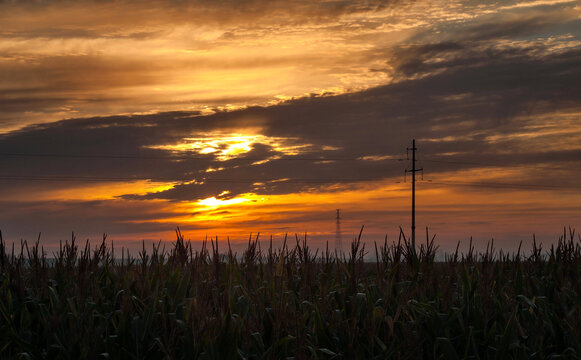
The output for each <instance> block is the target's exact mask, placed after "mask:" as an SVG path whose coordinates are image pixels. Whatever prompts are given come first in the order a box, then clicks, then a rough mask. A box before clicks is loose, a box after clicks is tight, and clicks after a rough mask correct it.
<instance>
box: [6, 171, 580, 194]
mask: <svg viewBox="0 0 581 360" xmlns="http://www.w3.org/2000/svg"><path fill="white" fill-rule="evenodd" d="M382 180H387V178H383V179H381V178H294V179H284V178H211V179H208V178H198V179H196V178H187V179H186V178H177V177H104V176H103V177H97V176H68V175H66V176H65V175H0V181H53V182H59V181H71V182H74V181H88V182H119V181H166V182H182V183H187V182H197V183H199V184H201V183H216V182H217V183H220V182H223V183H242V184H244V183H275V184H276V183H281V184H284V183H341V182H343V183H345V182H364V181H382ZM393 183H394V184H397V183H400V181H394V182H393ZM421 184H422V186H424V185H431V184H433V185H444V186H472V187H484V188H514V189H522V190H551V191H581V187H579V186H563V185H546V184H518V183H495V182H459V181H446V180H437V181H432V180H427V181H422V182H421Z"/></svg>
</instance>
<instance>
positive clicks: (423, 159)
mask: <svg viewBox="0 0 581 360" xmlns="http://www.w3.org/2000/svg"><path fill="white" fill-rule="evenodd" d="M418 161H425V162H432V163H442V164H458V165H479V166H495V167H529V168H539V167H541V168H546V169H553V170H564V169H568V167H565V166H561V167H559V166H554V165H546V164H499V163H491V162H480V161H478V162H476V161H463V160H436V159H430V158H422V159H419V160H418ZM569 169H570V168H569Z"/></svg>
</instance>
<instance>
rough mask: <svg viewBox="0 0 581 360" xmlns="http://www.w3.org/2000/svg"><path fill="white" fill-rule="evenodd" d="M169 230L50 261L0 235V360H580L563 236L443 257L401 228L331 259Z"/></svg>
mask: <svg viewBox="0 0 581 360" xmlns="http://www.w3.org/2000/svg"><path fill="white" fill-rule="evenodd" d="M176 234H177V240H176V242H175V243H174V244H173V245H172V246H171V248H170V249H168V250H167V251H166V250H165V249H164V248H163V247H162V244H161V243H158V244H154V245H153V246H152V247H151V248H150V249H149V248H148V249H146V248H145V246H144V248H143V250H142V251H140V252H139V254H136V255H135V256H129V255H128V254H126V253H125V252H122V254H121V256H119V254H118V253H117V254H116V253H115V249H114V248H113V246H111V245H108V241H107V240H106V237H105V236H104V237H103V241H102V242H101V244H100V246H96V247H91V245H90V244H89V243H88V242H87V243H86V244H84V245H82V244H81V246H79V244H78V243H77V242H76V241H75V238H74V237H73V238H72V239H71V240H70V241H67V242H65V243H64V244H62V245H61V247H60V249H59V251H58V252H56V253H55V254H52V256H51V257H48V256H47V254H45V253H44V251H43V249H42V247H41V245H40V243H39V242H38V241H37V242H36V243H34V244H30V245H29V244H28V243H27V242H26V241H23V242H21V244H20V248H18V247H17V249H16V250H15V249H14V245H12V246H11V248H10V247H9V246H8V245H7V244H6V243H5V242H4V241H2V240H1V236H0V268H1V273H0V358H1V359H418V358H426V359H525V358H526V359H558V358H565V359H577V358H581V353H580V352H581V283H580V281H579V279H580V278H581V237H579V236H578V235H577V236H576V235H575V232H574V231H573V230H571V229H569V231H568V232H566V233H564V234H563V236H562V237H561V238H560V239H559V240H558V241H557V242H556V243H555V244H554V245H553V246H551V247H550V248H547V249H545V250H543V249H542V247H541V246H540V245H538V244H537V243H536V242H534V243H533V247H532V249H531V250H530V251H528V252H525V251H523V252H522V253H521V250H520V249H519V251H518V252H517V253H510V254H508V253H503V252H502V251H497V250H495V249H494V246H493V244H492V243H491V244H489V246H488V248H487V250H486V251H485V252H477V251H475V250H474V248H473V247H472V245H471V246H470V247H469V249H468V251H467V252H465V253H459V251H458V248H457V249H456V252H455V253H454V254H449V255H446V257H445V260H444V261H436V260H435V256H436V251H437V247H436V246H435V244H434V238H433V237H432V238H430V237H429V236H428V235H427V234H426V240H425V242H424V243H423V244H422V245H420V246H418V247H417V248H415V247H412V246H411V245H410V243H409V241H408V240H407V239H406V238H405V236H404V234H403V232H401V233H400V237H399V240H398V241H397V242H393V243H391V242H388V241H387V240H385V241H383V242H382V243H379V244H377V243H376V244H374V245H372V246H371V247H372V248H369V246H368V248H365V246H364V244H363V243H362V242H361V236H359V238H356V239H355V240H354V241H353V242H352V243H351V245H350V249H349V250H348V251H347V252H346V253H340V254H337V253H335V252H334V251H331V250H329V249H328V248H327V249H323V250H322V251H319V250H316V251H315V250H313V249H312V248H310V247H309V244H308V242H307V240H306V238H293V239H292V240H289V239H285V241H284V245H283V246H282V247H280V248H277V249H275V248H273V246H272V240H271V242H270V246H267V247H266V246H263V248H261V246H260V245H261V244H260V242H259V240H258V237H251V238H250V239H249V241H248V245H247V248H246V249H245V250H244V251H243V252H242V253H241V254H236V253H233V251H232V249H231V247H230V246H229V244H228V243H225V242H218V241H213V240H209V241H204V242H203V243H202V244H201V248H199V249H194V246H193V244H192V243H191V242H188V241H185V240H184V237H183V235H182V234H181V233H180V231H179V230H178V231H176ZM196 244H198V245H199V243H196ZM196 246H197V245H196ZM365 256H371V257H374V260H373V261H364V257H365Z"/></svg>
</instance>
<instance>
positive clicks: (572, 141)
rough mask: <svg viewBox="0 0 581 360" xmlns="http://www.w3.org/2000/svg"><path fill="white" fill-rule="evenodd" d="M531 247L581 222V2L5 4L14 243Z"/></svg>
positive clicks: (10, 234) (2, 108) (3, 173)
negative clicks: (431, 241)
mask: <svg viewBox="0 0 581 360" xmlns="http://www.w3.org/2000/svg"><path fill="white" fill-rule="evenodd" d="M412 139H416V146H417V149H418V151H417V159H418V161H417V164H416V165H417V167H418V168H423V173H417V180H418V182H417V184H416V190H417V192H416V206H417V209H416V215H417V218H416V223H417V229H418V240H417V241H418V242H423V241H425V238H426V235H425V228H426V227H428V228H429V232H430V237H431V236H432V235H433V234H435V235H436V242H437V244H438V245H439V246H440V249H441V250H442V251H451V250H453V249H454V248H455V246H456V244H457V242H458V241H461V242H462V244H463V245H462V246H463V247H467V244H468V239H470V237H473V239H474V243H475V244H476V246H477V248H481V249H482V248H485V247H486V243H487V242H488V241H490V240H491V239H494V242H495V246H496V247H497V248H499V249H503V250H506V251H513V250H515V249H516V248H517V247H518V245H519V243H520V241H523V242H524V244H529V243H530V241H531V240H532V238H533V234H534V235H535V236H536V239H537V241H541V242H543V243H545V244H547V245H548V244H550V243H551V242H554V241H555V240H557V239H558V237H559V235H560V234H562V233H563V227H569V226H570V227H572V228H574V227H575V226H581V221H580V220H581V185H580V184H581V183H580V182H579V181H578V179H579V176H580V175H581V5H580V4H579V3H578V2H577V1H567V0H532V1H526V0H515V1H501V2H495V1H435V0H434V1H431V0H430V1H421V0H420V1H396V0H393V1H379V0H365V1H364V0H353V1H326V0H323V1H293V0H290V1H288V0H287V1H277V0H268V1H266V0H241V1H233V0H232V1H226V0H216V1H209V0H191V1H187V0H183V1H178V0H175V1H155V0H154V1H138V0H136V1H129V0H118V1H108V0H103V1H96V0H95V1H92V0H86V1H66V0H63V1H56V0H55V1H43V0H37V1H17V0H12V1H10V0H9V1H1V2H0V230H1V231H2V236H3V238H4V240H5V241H9V242H10V241H16V242H18V241H20V239H26V240H28V241H35V240H36V239H37V237H38V236H39V233H40V234H41V237H40V238H41V244H42V245H43V246H44V247H45V249H47V251H51V250H52V249H56V247H58V243H59V241H60V240H62V241H65V240H67V239H70V238H71V233H72V232H74V233H75V234H76V236H77V238H78V239H79V240H82V241H84V240H85V239H91V240H92V241H94V242H95V243H97V242H98V241H100V238H101V236H102V234H103V233H106V234H108V236H109V239H111V240H113V241H114V243H115V244H117V245H118V246H124V247H129V248H133V249H134V248H139V247H141V243H142V241H146V242H147V243H148V244H149V243H150V242H157V241H159V240H162V241H172V240H174V239H175V234H174V230H175V229H176V228H177V227H178V226H179V228H180V229H181V230H182V232H183V233H184V235H185V236H186V239H191V240H192V241H196V242H200V241H201V240H203V239H205V238H216V237H218V239H220V240H221V241H224V240H226V239H228V238H229V239H230V241H231V243H232V244H233V246H235V247H237V249H238V247H240V249H241V247H242V246H243V245H244V244H245V243H246V242H247V239H248V237H249V235H250V234H253V236H255V235H256V234H257V233H260V237H259V238H260V239H262V240H263V241H268V240H269V238H270V237H271V236H272V237H273V241H274V242H275V244H280V243H281V241H282V239H283V238H284V236H285V234H288V236H289V237H290V238H291V239H293V241H294V239H295V236H298V237H301V238H302V237H304V236H305V234H306V236H307V238H308V239H309V241H310V243H311V244H313V246H314V247H322V246H325V244H326V242H329V244H330V247H331V248H332V247H333V246H334V243H335V239H336V236H337V235H336V232H337V229H336V219H335V216H336V209H341V239H342V243H343V246H344V247H345V248H346V247H347V244H348V242H349V241H351V240H352V239H353V238H354V237H355V236H356V235H357V234H358V233H359V230H360V228H361V227H362V226H364V231H363V241H364V242H366V243H367V244H368V245H367V246H368V249H371V248H372V244H373V242H374V241H377V242H383V240H384V238H385V236H386V235H387V237H388V241H390V242H391V241H397V237H398V234H399V227H400V226H401V227H402V229H403V231H404V233H405V234H406V236H409V235H410V212H411V177H410V174H409V173H407V174H406V173H405V170H406V169H408V170H410V169H411V160H409V158H408V155H410V156H411V154H407V153H406V149H407V148H409V147H411V143H412Z"/></svg>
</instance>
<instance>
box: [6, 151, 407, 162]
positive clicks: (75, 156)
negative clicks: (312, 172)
mask: <svg viewBox="0 0 581 360" xmlns="http://www.w3.org/2000/svg"><path fill="white" fill-rule="evenodd" d="M0 156H4V157H41V158H65V159H67V158H70V159H128V160H213V161H215V160H218V159H216V156H218V157H220V156H224V155H220V154H218V155H216V154H208V155H206V156H199V155H191V156H185V155H180V156H144V155H115V154H111V155H103V154H94V155H89V154H87V155H80V154H58V153H42V154H41V153H8V152H5V153H0ZM374 156H376V157H378V158H375V159H374V158H373V157H374ZM366 157H367V158H369V160H368V159H366ZM227 160H246V161H265V160H269V161H275V160H276V161H281V160H282V161H403V159H399V158H389V157H384V155H361V156H358V157H297V155H291V156H286V157H280V158H276V157H275V158H268V157H260V158H258V157H235V158H234V157H233V158H231V159H227Z"/></svg>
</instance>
